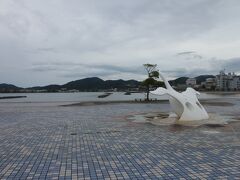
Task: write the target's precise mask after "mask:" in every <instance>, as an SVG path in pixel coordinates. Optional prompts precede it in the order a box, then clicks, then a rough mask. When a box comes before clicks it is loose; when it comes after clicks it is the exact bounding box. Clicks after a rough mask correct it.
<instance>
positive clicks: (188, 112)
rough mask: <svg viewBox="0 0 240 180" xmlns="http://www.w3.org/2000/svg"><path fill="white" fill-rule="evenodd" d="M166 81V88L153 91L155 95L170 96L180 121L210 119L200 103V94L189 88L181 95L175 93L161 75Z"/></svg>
mask: <svg viewBox="0 0 240 180" xmlns="http://www.w3.org/2000/svg"><path fill="white" fill-rule="evenodd" d="M159 75H160V77H161V78H162V80H163V81H164V84H165V86H166V88H162V87H159V88H157V89H156V90H155V91H151V93H152V94H155V95H164V94H167V95H168V96H169V102H170V104H171V106H172V108H173V110H174V112H175V113H176V115H177V116H178V117H179V120H180V121H194V120H204V119H208V118H209V116H208V113H207V112H206V110H205V109H204V107H203V106H202V105H201V104H200V102H199V101H198V98H197V95H199V94H200V93H199V92H198V91H196V90H194V89H193V88H187V89H186V91H184V92H182V93H179V92H177V91H175V90H174V89H173V88H172V87H171V85H170V84H169V82H168V81H167V80H166V79H165V77H164V76H163V75H162V74H161V73H159Z"/></svg>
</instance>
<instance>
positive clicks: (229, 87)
mask: <svg viewBox="0 0 240 180" xmlns="http://www.w3.org/2000/svg"><path fill="white" fill-rule="evenodd" d="M185 85H186V86H187V87H193V88H195V89H199V90H206V91H214V90H215V91H239V90H240V76H238V75H236V74H235V73H234V72H232V73H231V72H230V73H225V70H221V71H220V72H219V74H218V75H216V76H215V77H213V78H207V79H206V80H205V81H203V82H201V83H200V84H197V80H196V78H188V79H187V80H186V84H185Z"/></svg>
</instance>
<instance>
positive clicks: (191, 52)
mask: <svg viewBox="0 0 240 180" xmlns="http://www.w3.org/2000/svg"><path fill="white" fill-rule="evenodd" d="M193 53H195V51H184V52H180V53H177V55H186V54H193Z"/></svg>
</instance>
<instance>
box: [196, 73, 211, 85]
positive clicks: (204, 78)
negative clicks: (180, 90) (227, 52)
mask: <svg viewBox="0 0 240 180" xmlns="http://www.w3.org/2000/svg"><path fill="white" fill-rule="evenodd" d="M208 78H215V76H213V75H201V76H197V77H195V79H196V81H197V84H201V83H202V82H204V81H206V79H208Z"/></svg>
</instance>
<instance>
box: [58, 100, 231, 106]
mask: <svg viewBox="0 0 240 180" xmlns="http://www.w3.org/2000/svg"><path fill="white" fill-rule="evenodd" d="M200 102H201V104H203V105H206V106H234V105H235V104H233V103H229V102H225V101H217V99H208V100H206V99H205V100H200ZM110 104H169V100H153V101H136V100H127V101H86V102H78V103H72V104H64V105H60V106H63V107H72V106H96V105H110Z"/></svg>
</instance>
